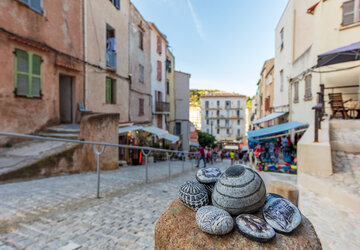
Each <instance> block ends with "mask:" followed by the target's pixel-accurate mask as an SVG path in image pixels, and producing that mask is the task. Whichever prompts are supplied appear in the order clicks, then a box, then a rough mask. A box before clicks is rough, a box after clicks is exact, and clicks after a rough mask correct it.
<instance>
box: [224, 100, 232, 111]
mask: <svg viewBox="0 0 360 250" xmlns="http://www.w3.org/2000/svg"><path fill="white" fill-rule="evenodd" d="M225 108H226V109H229V108H231V101H226V102H225Z"/></svg>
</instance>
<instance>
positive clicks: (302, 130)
mask: <svg viewBox="0 0 360 250" xmlns="http://www.w3.org/2000/svg"><path fill="white" fill-rule="evenodd" d="M306 130H307V129H301V130H297V131H295V134H298V133H302V132H305V131H306ZM287 135H291V133H286V134H281V135H274V136H268V137H263V138H259V139H249V141H263V140H269V139H274V138H279V137H283V136H287Z"/></svg>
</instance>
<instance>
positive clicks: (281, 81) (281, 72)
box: [280, 69, 285, 92]
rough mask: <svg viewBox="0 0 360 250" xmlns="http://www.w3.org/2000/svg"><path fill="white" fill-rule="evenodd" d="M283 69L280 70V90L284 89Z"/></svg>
mask: <svg viewBox="0 0 360 250" xmlns="http://www.w3.org/2000/svg"><path fill="white" fill-rule="evenodd" d="M284 80H285V79H284V70H283V69H282V70H280V92H283V91H284V82H285V81H284Z"/></svg>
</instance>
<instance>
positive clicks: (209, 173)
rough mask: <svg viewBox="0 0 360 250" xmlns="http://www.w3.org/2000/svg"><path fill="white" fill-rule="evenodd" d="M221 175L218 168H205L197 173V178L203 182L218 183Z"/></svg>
mask: <svg viewBox="0 0 360 250" xmlns="http://www.w3.org/2000/svg"><path fill="white" fill-rule="evenodd" d="M220 175H221V171H220V169H218V168H203V169H199V171H197V173H196V179H197V180H198V182H200V183H202V184H208V183H216V181H217V180H218V179H219V177H220Z"/></svg>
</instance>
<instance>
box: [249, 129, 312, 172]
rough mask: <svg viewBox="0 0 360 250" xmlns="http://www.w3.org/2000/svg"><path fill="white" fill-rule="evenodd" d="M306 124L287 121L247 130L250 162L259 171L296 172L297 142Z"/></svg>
mask: <svg viewBox="0 0 360 250" xmlns="http://www.w3.org/2000/svg"><path fill="white" fill-rule="evenodd" d="M307 127H308V124H305V123H300V122H288V123H283V124H280V125H275V126H271V127H267V128H263V129H258V130H254V131H249V132H248V140H249V151H250V152H251V158H252V162H253V164H254V165H255V167H256V168H257V169H258V170H259V171H269V172H281V173H289V174H297V143H298V141H299V140H300V138H301V136H302V135H303V133H304V132H305V131H306V128H307Z"/></svg>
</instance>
